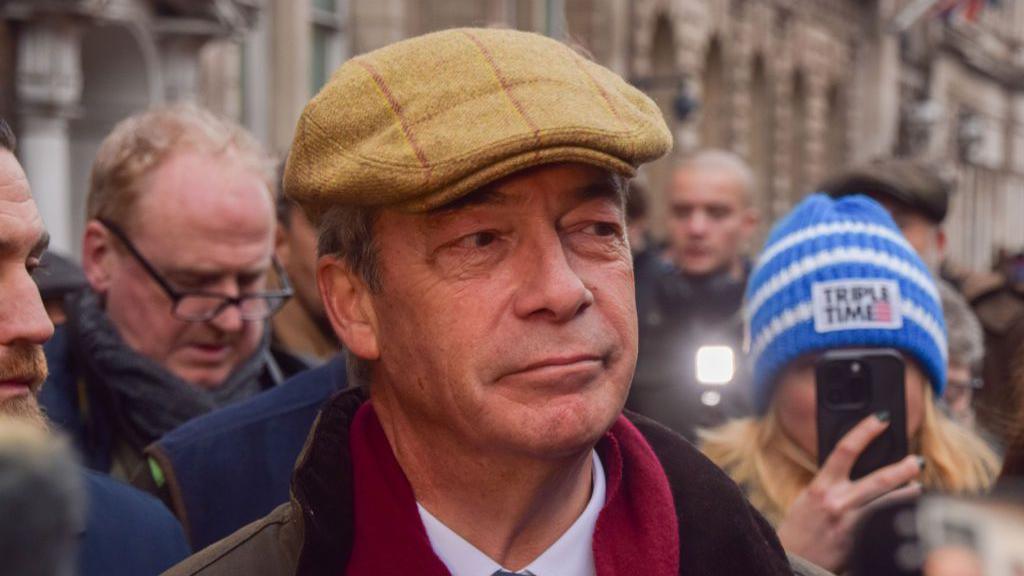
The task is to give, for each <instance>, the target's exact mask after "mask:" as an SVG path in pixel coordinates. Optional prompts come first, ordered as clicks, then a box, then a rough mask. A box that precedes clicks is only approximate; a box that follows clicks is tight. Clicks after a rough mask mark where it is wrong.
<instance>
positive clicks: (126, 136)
mask: <svg viewBox="0 0 1024 576" xmlns="http://www.w3.org/2000/svg"><path fill="white" fill-rule="evenodd" d="M183 151H190V152H199V153H202V154H205V155H210V156H216V155H220V154H231V155H232V157H233V159H236V160H237V161H239V162H240V163H242V164H243V165H245V166H247V167H251V168H252V170H253V171H254V172H255V173H257V174H259V175H260V177H261V179H263V180H264V181H265V182H266V184H267V190H268V191H269V192H270V194H271V195H273V194H274V190H275V189H276V187H277V186H276V176H275V171H274V162H273V160H272V159H271V158H270V156H269V155H268V154H267V153H266V151H265V150H264V148H263V146H262V145H260V143H259V142H258V141H257V140H256V139H255V138H254V137H253V136H252V134H250V133H249V132H248V131H246V130H245V129H244V128H242V127H241V126H239V125H238V124H236V123H234V122H232V121H230V120H228V119H226V118H221V117H219V116H217V115H215V114H213V113H212V112H209V111H208V110H205V109H203V108H200V107H198V106H195V105H193V104H175V105H172V106H162V107H157V108H153V109H151V110H149V111H146V112H142V113H140V114H136V115H134V116H131V117H130V118H127V119H125V120H122V121H121V122H119V123H118V124H117V126H115V127H114V130H113V131H112V132H111V133H110V134H109V135H108V136H107V137H106V138H105V139H104V140H103V143H102V144H101V145H100V149H99V151H98V152H97V153H96V159H95V161H94V162H93V165H92V174H91V176H90V181H89V195H88V198H87V199H86V216H87V217H88V218H89V219H94V218H106V219H109V220H111V221H113V222H115V223H118V224H125V223H126V222H127V219H128V217H129V216H130V214H131V211H132V209H133V208H134V207H135V203H136V201H137V200H138V197H139V194H141V193H142V189H143V184H144V182H145V180H146V177H147V176H148V175H149V174H150V173H152V172H153V171H154V170H156V169H157V168H158V167H159V166H160V165H161V164H162V163H163V162H164V161H166V160H167V159H168V158H170V157H171V156H172V155H173V154H175V153H178V152H183Z"/></svg>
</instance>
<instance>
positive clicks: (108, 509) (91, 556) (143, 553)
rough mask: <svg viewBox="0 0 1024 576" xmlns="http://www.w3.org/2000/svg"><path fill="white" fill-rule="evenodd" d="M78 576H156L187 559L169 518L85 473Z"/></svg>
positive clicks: (143, 499)
mask: <svg viewBox="0 0 1024 576" xmlns="http://www.w3.org/2000/svg"><path fill="white" fill-rule="evenodd" d="M84 475H85V478H84V480H85V490H86V496H87V506H88V508H87V509H86V524H85V533H84V534H83V535H82V540H81V542H80V544H79V550H78V574H79V576H156V575H157V574H160V573H161V572H163V571H164V570H166V569H168V568H170V567H171V566H174V565H175V564H177V563H178V562H180V561H182V560H183V559H185V557H187V556H188V555H189V549H188V543H187V542H186V541H185V534H184V533H183V532H182V530H181V525H180V524H179V523H178V521H177V520H175V519H174V516H171V513H170V512H169V511H168V510H167V508H166V507H164V505H163V504H161V503H160V501H159V500H157V499H156V498H153V497H152V496H150V495H149V494H146V493H144V492H141V491H139V490H136V489H135V488H132V487H131V486H128V485H127V484H122V483H121V482H118V481H117V480H114V479H113V478H110V477H109V476H104V475H102V474H98V473H96V472H92V471H89V470H86V471H85V472H84Z"/></svg>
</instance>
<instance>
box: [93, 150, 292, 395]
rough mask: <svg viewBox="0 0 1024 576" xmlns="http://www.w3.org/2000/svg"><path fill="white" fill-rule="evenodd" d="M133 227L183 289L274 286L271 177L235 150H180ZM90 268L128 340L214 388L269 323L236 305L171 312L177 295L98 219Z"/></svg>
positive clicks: (150, 185) (138, 242)
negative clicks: (211, 314) (213, 313)
mask: <svg viewBox="0 0 1024 576" xmlns="http://www.w3.org/2000/svg"><path fill="white" fill-rule="evenodd" d="M145 186H146V189H145V190H143V192H142V194H140V196H139V199H138V202H137V203H136V205H135V207H134V208H133V212H132V214H131V216H130V217H129V221H128V222H124V223H120V224H121V226H122V228H124V230H125V233H126V234H127V236H128V237H129V239H130V240H131V241H132V243H134V244H135V246H136V247H137V248H138V250H139V252H140V253H141V254H142V255H143V257H145V258H146V259H147V260H148V261H149V262H150V263H151V264H152V265H153V266H154V267H155V268H156V270H157V271H158V272H159V273H160V274H161V275H163V276H164V277H165V278H166V279H167V280H168V281H169V282H170V284H171V286H173V287H174V288H175V289H176V290H178V291H179V292H187V291H202V292H210V293H216V294H223V295H228V296H236V295H239V294H247V293H257V292H262V291H264V290H266V277H267V271H268V269H269V267H270V263H271V254H272V252H273V247H274V213H273V204H272V202H271V198H270V193H269V192H268V190H267V187H266V184H265V183H264V181H263V180H262V179H261V178H260V175H259V174H258V173H256V172H255V171H254V170H253V169H252V168H250V167H248V166H246V165H244V164H243V163H241V162H239V161H238V160H237V159H236V158H235V157H234V156H233V155H232V153H230V152H229V153H225V154H221V155H217V156H209V155H201V154H198V153H193V152H181V153H178V154H175V155H174V156H172V157H170V158H169V159H168V160H166V161H165V162H164V163H163V164H161V165H160V166H159V167H158V168H156V170H154V171H153V173H152V174H151V175H149V177H148V179H147V182H146V183H145ZM84 252H85V255H84V257H83V262H84V264H85V269H86V275H87V277H88V278H89V282H90V284H91V285H92V286H93V289H94V290H96V291H97V292H98V293H100V294H101V295H103V296H104V297H105V301H106V305H105V308H106V312H107V314H108V316H109V317H110V320H111V322H112V323H113V324H114V326H115V327H116V328H117V331H118V333H119V334H120V335H121V338H123V339H124V341H125V343H126V344H127V345H128V346H130V347H131V348H132V349H134V350H135V351H137V352H139V353H140V354H142V355H144V356H147V357H149V358H151V359H152V360H154V361H156V362H158V363H159V364H161V365H162V366H164V368H166V369H167V370H169V371H170V372H171V373H173V374H175V375H177V376H178V377H180V378H182V379H183V380H185V381H187V382H190V383H192V384H195V385H198V386H201V387H204V388H215V387H217V386H219V385H220V384H222V383H223V382H224V380H225V379H226V378H227V377H228V376H229V375H230V374H231V372H232V371H233V370H234V369H235V368H236V367H238V366H239V364H241V363H242V362H244V361H245V360H246V359H248V358H249V357H250V356H252V354H253V353H255V351H256V349H257V348H258V346H259V343H260V340H261V338H262V334H263V322H262V321H256V322H253V321H243V320H242V318H241V315H240V313H239V310H238V308H237V307H235V306H229V307H228V308H227V309H225V310H224V311H223V312H221V314H219V315H218V316H217V317H215V318H213V319H212V320H209V321H207V322H198V323H196V322H186V321H183V320H180V319H178V318H176V317H175V316H173V315H172V312H171V307H172V302H171V299H170V298H169V297H168V295H167V294H166V293H165V292H164V291H163V290H162V289H161V287H160V286H159V284H158V283H157V282H156V281H155V280H154V279H153V278H152V277H150V275H149V274H148V273H147V272H146V270H145V269H144V268H143V266H142V265H141V264H140V263H139V262H138V261H137V260H136V259H135V258H134V257H133V256H132V255H131V254H130V253H129V252H128V251H127V250H126V249H125V248H124V247H123V246H122V245H121V244H120V242H119V241H118V240H117V239H116V238H115V237H114V236H113V235H112V234H111V233H110V232H109V231H108V230H107V229H106V228H105V227H104V226H103V225H102V224H100V223H98V222H95V221H93V222H91V223H90V224H89V229H88V230H87V232H86V241H85V249H84Z"/></svg>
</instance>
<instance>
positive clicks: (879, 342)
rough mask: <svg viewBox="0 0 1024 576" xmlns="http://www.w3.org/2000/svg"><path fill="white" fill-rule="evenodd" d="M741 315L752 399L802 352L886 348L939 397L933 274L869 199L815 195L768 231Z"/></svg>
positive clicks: (941, 342)
mask: <svg viewBox="0 0 1024 576" xmlns="http://www.w3.org/2000/svg"><path fill="white" fill-rule="evenodd" d="M744 319H745V322H746V328H747V340H748V345H749V348H750V350H749V351H750V356H751V362H752V364H753V367H754V403H755V406H756V407H757V409H758V410H759V411H760V412H762V413H763V412H764V411H765V410H767V408H768V405H769V404H770V402H771V397H772V393H773V391H774V385H775V380H776V379H777V378H778V375H779V373H780V372H781V371H782V370H783V369H784V368H785V367H786V366H787V365H788V364H789V363H790V362H792V361H793V360H796V359H797V358H799V357H801V356H805V355H807V354H812V353H817V352H822V351H825V350H832V349H838V348H853V347H856V348H872V347H889V348H895V349H897V350H900V351H901V352H903V353H905V354H908V355H910V356H911V357H913V358H914V359H915V360H916V361H917V362H918V363H919V364H920V365H921V366H922V367H923V368H924V370H925V372H926V374H927V375H928V377H929V380H930V381H931V383H932V386H933V388H934V389H935V392H936V394H937V395H940V396H941V394H942V390H943V388H944V386H945V382H946V327H945V323H944V321H943V317H942V307H941V304H940V303H939V295H938V290H937V288H936V286H935V282H934V280H933V279H932V276H931V273H930V272H929V271H928V268H927V267H926V266H925V264H924V262H923V261H922V260H921V258H920V257H919V256H918V255H917V253H916V252H914V249H913V248H912V247H911V246H910V244H908V243H907V241H906V239H905V238H904V237H903V235H902V233H901V232H900V230H899V228H897V227H896V224H895V222H893V220H892V218H891V217H890V216H889V214H888V212H886V210H885V209H884V208H883V207H882V206H881V205H880V204H878V203H877V202H875V201H874V200H872V199H870V198H868V197H866V196H859V195H858V196H847V197H844V198H841V199H839V200H833V199H831V198H829V197H827V196H824V195H821V194H815V195H812V196H810V197H808V198H807V199H805V200H804V201H803V202H801V203H800V204H799V205H797V206H796V207H795V208H794V209H793V211H792V212H790V214H789V215H788V216H786V217H785V218H783V219H782V220H781V221H780V222H779V223H778V224H777V225H776V226H775V228H774V229H773V230H772V232H771V234H770V235H769V237H768V241H767V243H766V244H765V247H764V250H763V251H762V253H761V255H760V256H759V258H758V261H757V263H756V265H755V267H754V270H753V271H752V273H751V276H750V282H749V283H748V285H747V292H746V297H745V302H744Z"/></svg>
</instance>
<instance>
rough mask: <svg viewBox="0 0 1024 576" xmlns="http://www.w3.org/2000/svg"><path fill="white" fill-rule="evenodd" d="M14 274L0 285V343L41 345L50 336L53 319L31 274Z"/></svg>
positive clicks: (51, 334)
mask: <svg viewBox="0 0 1024 576" xmlns="http://www.w3.org/2000/svg"><path fill="white" fill-rule="evenodd" d="M18 276H19V277H18V278H15V279H14V280H12V281H11V282H10V284H8V285H6V286H2V287H0V344H5V345H6V344H13V343H16V342H24V343H28V344H37V345H42V344H43V343H44V342H46V341H47V340H49V339H50V337H51V336H53V322H51V321H50V317H49V316H48V315H47V314H46V307H45V306H43V299H42V298H41V297H40V296H39V289H38V288H37V287H36V283H35V282H33V281H32V277H31V276H29V275H28V273H24V274H19V275H18ZM5 284H6V283H5Z"/></svg>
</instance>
